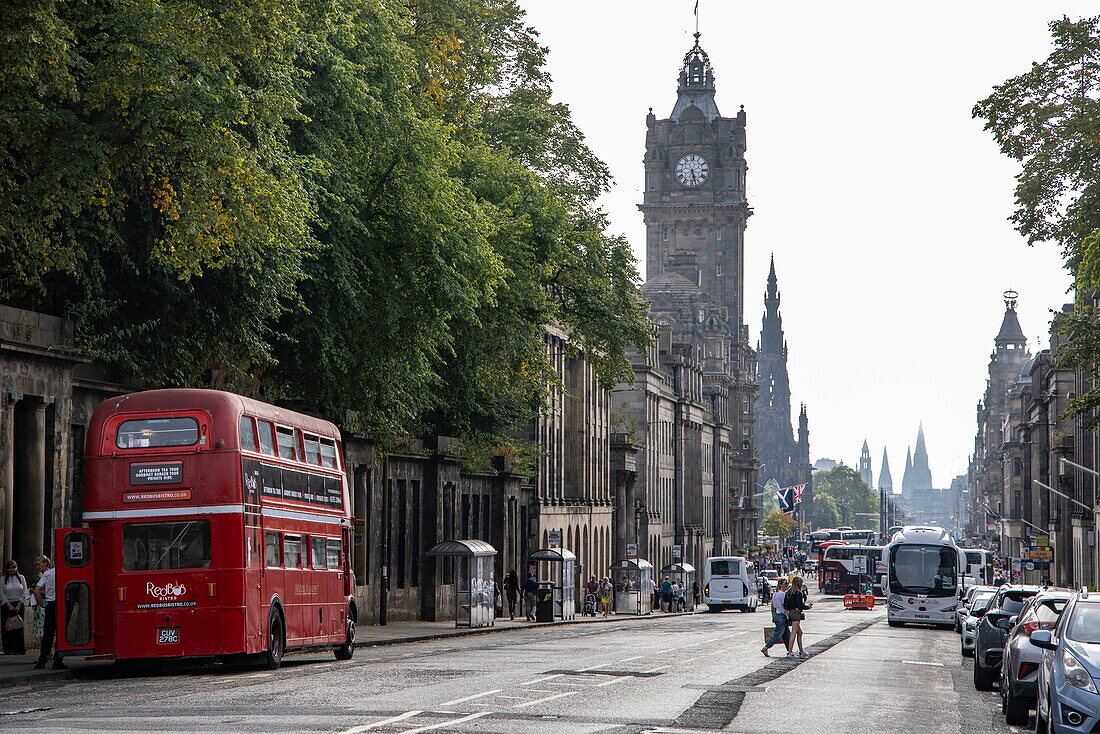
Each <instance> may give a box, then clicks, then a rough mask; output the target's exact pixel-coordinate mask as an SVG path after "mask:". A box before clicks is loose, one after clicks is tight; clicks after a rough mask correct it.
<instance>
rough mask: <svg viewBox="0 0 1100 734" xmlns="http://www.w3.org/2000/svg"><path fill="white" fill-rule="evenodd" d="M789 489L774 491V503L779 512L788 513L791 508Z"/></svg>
mask: <svg viewBox="0 0 1100 734" xmlns="http://www.w3.org/2000/svg"><path fill="white" fill-rule="evenodd" d="M791 489H792V488H791V487H783V488H782V489H777V490H776V491H775V502H776V504H778V505H779V511H780V512H790V511H791V510H792V509H794V507H793V503H792V502H791Z"/></svg>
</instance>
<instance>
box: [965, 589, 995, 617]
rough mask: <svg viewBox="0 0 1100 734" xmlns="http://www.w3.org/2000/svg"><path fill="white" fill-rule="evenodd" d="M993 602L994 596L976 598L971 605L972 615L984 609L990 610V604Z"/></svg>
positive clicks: (983, 595)
mask: <svg viewBox="0 0 1100 734" xmlns="http://www.w3.org/2000/svg"><path fill="white" fill-rule="evenodd" d="M991 601H993V595H992V594H979V595H978V596H976V597H974V601H972V602H971V603H970V613H971V614H973V613H974V612H980V611H981V610H983V609H989V602H991Z"/></svg>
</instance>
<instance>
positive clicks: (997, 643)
mask: <svg viewBox="0 0 1100 734" xmlns="http://www.w3.org/2000/svg"><path fill="white" fill-rule="evenodd" d="M1042 590H1043V589H1042V587H1039V586H1018V585H1012V586H1010V585H1008V584H1005V585H1004V586H1002V587H1001V588H999V589H998V590H997V593H996V594H994V596H993V601H992V602H990V604H989V609H988V610H987V611H986V613H985V614H983V615H982V619H981V621H980V622H978V626H977V632H976V634H975V635H974V687H975V688H977V689H978V690H979V691H992V690H993V684H994V683H996V682H997V678H998V677H1000V675H1001V658H1002V657H1003V656H1004V647H1005V640H1006V639H1007V638H1008V631H1009V629H1010V628H1011V627H1012V624H1011V620H1012V618H1013V617H1014V616H1016V615H1017V614H1019V613H1020V610H1021V609H1023V608H1024V602H1025V601H1027V600H1028V599H1030V598H1031V597H1033V596H1035V595H1036V594H1038V593H1039V592H1040V591H1042Z"/></svg>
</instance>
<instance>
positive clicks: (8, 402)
mask: <svg viewBox="0 0 1100 734" xmlns="http://www.w3.org/2000/svg"><path fill="white" fill-rule="evenodd" d="M0 499H2V500H3V505H2V507H3V515H2V517H0V524H2V527H0V532H2V533H3V537H2V538H0V548H2V549H3V553H4V558H12V557H13V556H12V530H13V528H14V515H13V512H14V510H15V396H14V395H12V394H11V393H0ZM22 570H23V569H22V568H20V571H22ZM24 575H26V574H25V573H24Z"/></svg>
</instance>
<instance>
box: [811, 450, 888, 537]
mask: <svg viewBox="0 0 1100 734" xmlns="http://www.w3.org/2000/svg"><path fill="white" fill-rule="evenodd" d="M825 498H828V499H831V500H832V501H833V503H834V505H835V509H836V512H837V513H838V514H839V516H840V522H839V523H836V524H835V525H831V526H830V525H820V524H819V525H818V527H836V525H847V526H850V527H854V528H863V527H867V526H868V525H869V524H872V525H873V524H876V523H872V522H870V520H872V519H873V517H872V516H874V515H875V514H877V513H878V507H879V499H878V494H877V493H875V491H874V490H872V489H871V488H870V487H868V486H867V484H866V482H864V481H863V478H862V477H861V476H860V475H859V472H857V471H856V470H855V469H853V468H851V467H850V466H844V465H841V466H838V467H835V468H833V469H830V470H829V471H822V472H816V473H814V512H815V519H816V513H817V512H818V508H819V505H820V504H822V501H823V500H825ZM825 501H826V502H827V501H828V500H825Z"/></svg>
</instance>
